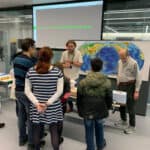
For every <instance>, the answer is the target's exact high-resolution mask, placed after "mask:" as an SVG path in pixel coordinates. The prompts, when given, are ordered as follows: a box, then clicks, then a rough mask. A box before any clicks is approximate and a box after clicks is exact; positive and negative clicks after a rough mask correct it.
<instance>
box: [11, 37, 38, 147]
mask: <svg viewBox="0 0 150 150" xmlns="http://www.w3.org/2000/svg"><path fill="white" fill-rule="evenodd" d="M21 48H22V52H21V54H19V55H18V56H17V57H15V59H14V61H13V68H14V77H15V96H16V98H17V106H18V128H19V146H23V145H25V144H26V142H27V141H28V142H29V144H32V126H31V124H30V121H29V120H28V118H29V105H30V101H29V100H28V98H27V97H26V95H25V94H24V85H25V76H26V73H27V71H28V70H29V68H31V67H32V66H34V64H35V61H34V60H33V59H32V57H33V56H34V55H35V41H34V40H32V39H30V38H26V39H24V40H23V41H22V45H21ZM27 127H28V128H27ZM26 128H27V129H28V131H27V130H26ZM27 134H28V135H27Z"/></svg>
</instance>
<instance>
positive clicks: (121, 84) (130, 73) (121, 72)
mask: <svg viewBox="0 0 150 150" xmlns="http://www.w3.org/2000/svg"><path fill="white" fill-rule="evenodd" d="M119 56H120V60H119V63H118V76H117V86H118V90H121V91H125V92H127V102H126V106H121V107H120V117H121V120H120V121H119V122H117V123H116V124H115V125H116V126H120V125H121V126H122V125H127V116H126V108H127V109H128V112H129V126H128V127H127V128H126V129H125V130H124V133H126V134H130V133H132V132H134V131H135V126H136V118H135V113H136V112H135V105H136V101H137V100H138V98H139V90H140V85H141V80H140V74H139V67H138V64H137V62H136V61H135V60H134V59H133V58H131V57H130V55H129V53H128V50H127V49H120V50H119Z"/></svg>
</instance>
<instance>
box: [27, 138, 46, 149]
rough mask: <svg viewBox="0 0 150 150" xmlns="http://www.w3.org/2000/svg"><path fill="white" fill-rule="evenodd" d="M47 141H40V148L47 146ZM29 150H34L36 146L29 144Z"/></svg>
mask: <svg viewBox="0 0 150 150" xmlns="http://www.w3.org/2000/svg"><path fill="white" fill-rule="evenodd" d="M45 143H46V142H45V141H43V140H42V141H40V147H43V146H44V145H45ZM28 150H34V144H28Z"/></svg>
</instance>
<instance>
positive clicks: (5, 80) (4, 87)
mask: <svg viewBox="0 0 150 150" xmlns="http://www.w3.org/2000/svg"><path fill="white" fill-rule="evenodd" d="M11 83H12V78H11V76H10V75H9V74H5V73H0V101H4V100H6V99H9V85H10V84H11Z"/></svg>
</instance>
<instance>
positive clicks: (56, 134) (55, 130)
mask: <svg viewBox="0 0 150 150" xmlns="http://www.w3.org/2000/svg"><path fill="white" fill-rule="evenodd" d="M61 129H62V122H58V123H52V124H50V125H49V132H50V134H51V143H52V147H53V150H59V140H60V139H59V138H60V132H61ZM41 130H42V129H41V124H35V123H33V141H34V150H40V133H41Z"/></svg>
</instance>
